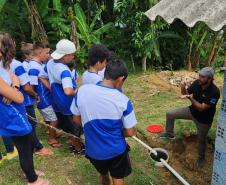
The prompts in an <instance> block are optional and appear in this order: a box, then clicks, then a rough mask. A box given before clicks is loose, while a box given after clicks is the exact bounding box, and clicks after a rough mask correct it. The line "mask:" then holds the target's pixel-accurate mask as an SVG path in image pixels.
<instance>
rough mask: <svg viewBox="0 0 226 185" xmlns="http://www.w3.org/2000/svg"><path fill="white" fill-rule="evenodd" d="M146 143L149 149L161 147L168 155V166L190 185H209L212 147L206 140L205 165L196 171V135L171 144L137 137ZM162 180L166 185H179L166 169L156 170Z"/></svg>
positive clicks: (141, 136) (140, 136)
mask: <svg viewBox="0 0 226 185" xmlns="http://www.w3.org/2000/svg"><path fill="white" fill-rule="evenodd" d="M138 137H139V138H140V139H142V140H143V141H145V142H147V143H148V144H149V145H150V146H151V147H162V148H164V149H166V150H167V151H168V152H169V154H170V157H169V164H170V165H171V166H172V167H173V168H174V169H175V170H176V171H177V172H178V173H179V174H180V175H182V177H184V178H185V179H186V180H187V181H188V182H189V183H190V184H192V185H208V184H211V177H212V163H213V152H214V147H213V144H212V141H211V140H210V139H208V140H209V141H208V144H207V150H206V164H205V166H204V168H203V169H197V167H196V165H195V162H196V159H197V147H198V146H197V145H198V143H197V135H190V136H185V137H184V138H183V139H178V140H175V141H173V142H167V143H166V141H162V140H160V139H157V138H155V139H154V138H153V137H152V138H146V137H144V136H143V135H141V134H139V136H138ZM158 170H159V172H160V174H161V175H162V178H163V180H164V182H165V184H167V185H177V184H178V185H179V184H180V182H179V181H178V180H177V179H176V178H175V177H174V176H173V175H172V174H171V173H170V172H169V171H168V170H167V169H166V168H158Z"/></svg>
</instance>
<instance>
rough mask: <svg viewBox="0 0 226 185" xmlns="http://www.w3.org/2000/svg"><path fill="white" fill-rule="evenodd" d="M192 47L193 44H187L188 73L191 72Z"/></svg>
mask: <svg viewBox="0 0 226 185" xmlns="http://www.w3.org/2000/svg"><path fill="white" fill-rule="evenodd" d="M192 46H193V42H191V43H190V44H189V53H188V61H187V69H188V71H191V70H192V65H191V54H192Z"/></svg>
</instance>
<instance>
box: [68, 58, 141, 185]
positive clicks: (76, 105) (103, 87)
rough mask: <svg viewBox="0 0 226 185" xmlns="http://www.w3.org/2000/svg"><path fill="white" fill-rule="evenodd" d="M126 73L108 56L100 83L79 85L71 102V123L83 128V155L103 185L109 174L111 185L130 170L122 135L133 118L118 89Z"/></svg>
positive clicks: (131, 130)
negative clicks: (96, 172)
mask: <svg viewBox="0 0 226 185" xmlns="http://www.w3.org/2000/svg"><path fill="white" fill-rule="evenodd" d="M127 75H128V71H127V67H126V66H125V64H124V63H123V62H121V61H120V60H119V59H110V60H109V63H108V64H107V66H106V70H105V75H104V80H103V82H100V83H98V84H87V85H83V86H82V87H80V88H79V90H78V91H77V92H76V95H75V97H74V100H73V102H72V105H71V111H72V113H73V115H74V117H73V118H74V122H76V123H82V125H83V128H84V135H85V139H86V140H85V144H86V156H87V158H88V159H89V160H90V162H91V163H92V164H93V165H94V167H95V168H96V170H97V171H98V172H99V173H100V174H101V183H102V184H103V185H110V184H111V179H110V177H109V173H110V175H111V177H112V180H113V184H114V185H122V184H123V183H124V178H125V177H127V176H128V175H129V174H130V173H131V164H130V159H129V155H128V147H127V144H126V141H125V137H131V136H133V135H134V134H135V128H134V126H135V125H136V124H137V120H136V117H135V114H134V111H133V106H132V103H131V101H130V100H129V98H128V97H127V96H126V95H124V94H123V93H121V92H119V91H118V89H119V88H121V87H122V85H123V83H124V81H125V79H126V78H127ZM90 92H92V93H90Z"/></svg>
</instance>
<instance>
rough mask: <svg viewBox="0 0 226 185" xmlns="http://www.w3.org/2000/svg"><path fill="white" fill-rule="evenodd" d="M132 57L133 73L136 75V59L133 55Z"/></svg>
mask: <svg viewBox="0 0 226 185" xmlns="http://www.w3.org/2000/svg"><path fill="white" fill-rule="evenodd" d="M130 56H131V62H132V68H133V72H134V73H135V72H136V68H135V63H134V58H133V55H130Z"/></svg>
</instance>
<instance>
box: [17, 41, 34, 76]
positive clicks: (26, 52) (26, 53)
mask: <svg viewBox="0 0 226 185" xmlns="http://www.w3.org/2000/svg"><path fill="white" fill-rule="evenodd" d="M20 45H21V47H20V50H21V52H22V54H23V57H24V61H23V62H22V65H23V67H24V69H25V71H26V72H28V65H29V61H30V60H31V59H32V57H33V56H32V53H33V44H32V43H27V42H21V43H20Z"/></svg>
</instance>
